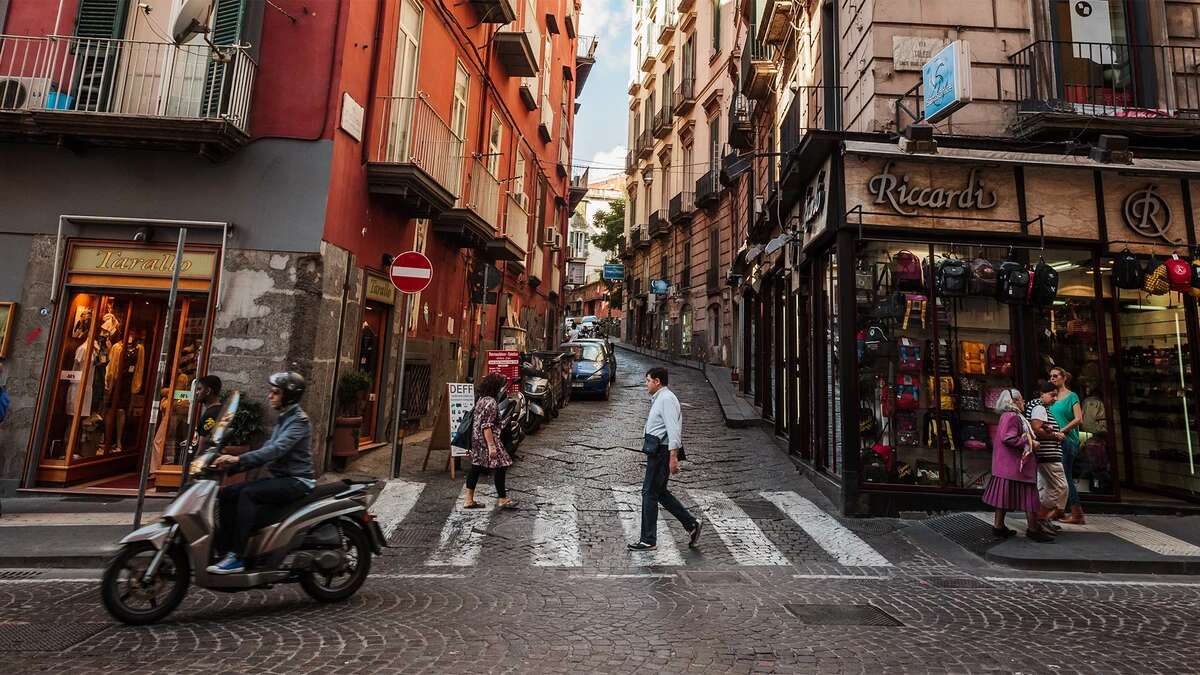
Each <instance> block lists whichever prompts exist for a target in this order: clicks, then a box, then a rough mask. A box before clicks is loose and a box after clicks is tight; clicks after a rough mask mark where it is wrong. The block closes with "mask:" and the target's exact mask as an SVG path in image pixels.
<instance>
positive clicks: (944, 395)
mask: <svg viewBox="0 0 1200 675" xmlns="http://www.w3.org/2000/svg"><path fill="white" fill-rule="evenodd" d="M939 385H940V386H939ZM925 386H926V387H928V388H929V396H930V398H933V397H934V396H937V397H938V403H939V404H940V407H941V409H942V410H954V378H953V377H950V376H949V375H942V376H941V377H934V376H932V375H929V376H927V377H926V378H925Z"/></svg>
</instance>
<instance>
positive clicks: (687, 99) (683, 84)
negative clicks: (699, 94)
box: [671, 77, 696, 116]
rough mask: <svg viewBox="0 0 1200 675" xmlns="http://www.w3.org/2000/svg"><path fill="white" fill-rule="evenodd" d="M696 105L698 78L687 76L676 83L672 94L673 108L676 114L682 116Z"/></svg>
mask: <svg viewBox="0 0 1200 675" xmlns="http://www.w3.org/2000/svg"><path fill="white" fill-rule="evenodd" d="M694 105H696V78H694V77H685V78H683V79H682V80H680V81H679V84H677V85H675V91H674V92H673V93H672V94H671V109H672V110H673V111H674V112H675V114H676V115H679V116H682V115H685V114H687V112H688V111H689V110H691V109H692V106H694Z"/></svg>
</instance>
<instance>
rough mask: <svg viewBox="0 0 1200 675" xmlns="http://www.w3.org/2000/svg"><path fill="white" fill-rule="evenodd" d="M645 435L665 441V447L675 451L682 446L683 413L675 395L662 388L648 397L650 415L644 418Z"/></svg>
mask: <svg viewBox="0 0 1200 675" xmlns="http://www.w3.org/2000/svg"><path fill="white" fill-rule="evenodd" d="M645 433H647V434H652V435H654V436H657V437H659V438H663V437H665V438H666V439H667V447H668V448H669V449H671V450H677V449H679V448H680V447H682V446H683V443H682V441H681V439H682V437H683V411H682V410H680V408H679V399H678V398H675V393H674V392H672V391H671V390H670V389H667V388H666V387H663V388H662V389H659V390H658V391H657V392H655V393H654V396H652V397H650V414H649V415H648V416H647V417H646V431H645Z"/></svg>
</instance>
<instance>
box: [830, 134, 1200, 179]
mask: <svg viewBox="0 0 1200 675" xmlns="http://www.w3.org/2000/svg"><path fill="white" fill-rule="evenodd" d="M845 147H846V152H847V153H854V154H859V155H875V156H877V157H904V158H907V159H912V160H921V161H925V160H928V161H944V162H990V163H992V164H1018V165H1021V166H1051V167H1057V168H1072V169H1089V170H1095V169H1112V170H1117V171H1122V172H1129V173H1133V172H1136V173H1141V174H1146V175H1151V174H1160V175H1163V174H1165V175H1181V174H1184V175H1200V161H1189V160H1183V159H1154V158H1138V157H1134V159H1133V164H1131V165H1130V164H1103V163H1100V162H1093V161H1092V160H1091V159H1090V158H1088V157H1084V156H1078V155H1060V154H1043V153H1037V152H1012V151H1008V150H982V149H967V148H948V147H939V148H938V151H937V153H936V154H923V153H922V154H912V153H908V152H904V151H903V150H901V149H900V147H899V146H898V145H896V144H895V143H874V142H871V141H846V142H845Z"/></svg>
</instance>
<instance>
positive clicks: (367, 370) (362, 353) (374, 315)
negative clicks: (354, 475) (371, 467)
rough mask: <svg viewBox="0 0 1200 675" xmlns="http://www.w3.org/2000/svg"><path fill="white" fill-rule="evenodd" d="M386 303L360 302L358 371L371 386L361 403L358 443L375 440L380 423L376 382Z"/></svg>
mask: <svg viewBox="0 0 1200 675" xmlns="http://www.w3.org/2000/svg"><path fill="white" fill-rule="evenodd" d="M388 310H389V308H388V306H386V305H384V304H382V303H379V302H372V301H367V303H366V304H365V305H363V319H362V329H361V330H360V331H359V335H358V370H359V371H360V372H362V373H364V374H365V375H366V376H367V377H369V378H371V388H370V390H369V391H368V392H367V400H366V402H365V404H364V405H363V414H362V426H361V427H360V428H359V432H358V443H359V445H369V444H371V443H374V442H375V436H376V432H377V427H378V422H379V391H380V389H379V385H380V380H381V379H382V375H383V360H384V359H383V355H384V353H385V352H384V339H385V338H386V336H387V325H388V318H389V316H390V314H391V313H390V312H389V311H388Z"/></svg>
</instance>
